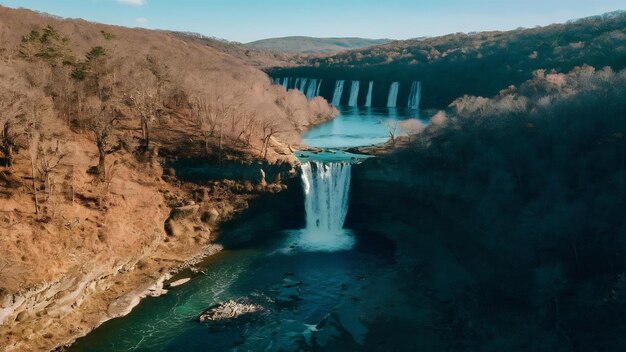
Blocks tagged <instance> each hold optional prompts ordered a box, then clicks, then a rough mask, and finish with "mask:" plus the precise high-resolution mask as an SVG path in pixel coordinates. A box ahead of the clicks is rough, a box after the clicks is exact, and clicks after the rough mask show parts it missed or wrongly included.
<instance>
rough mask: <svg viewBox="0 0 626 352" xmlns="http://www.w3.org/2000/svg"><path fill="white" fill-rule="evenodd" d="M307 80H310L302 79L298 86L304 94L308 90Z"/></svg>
mask: <svg viewBox="0 0 626 352" xmlns="http://www.w3.org/2000/svg"><path fill="white" fill-rule="evenodd" d="M307 81H308V79H307V78H302V79H301V80H300V87H298V89H299V90H300V91H301V92H302V94H304V93H305V92H306V91H305V89H306V82H307Z"/></svg>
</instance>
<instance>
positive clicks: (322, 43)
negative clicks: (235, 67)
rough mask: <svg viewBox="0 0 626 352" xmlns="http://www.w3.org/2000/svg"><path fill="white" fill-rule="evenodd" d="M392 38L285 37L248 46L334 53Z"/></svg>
mask: <svg viewBox="0 0 626 352" xmlns="http://www.w3.org/2000/svg"><path fill="white" fill-rule="evenodd" d="M389 42H391V40H390V39H366V38H313V37H283V38H270V39H262V40H257V41H255V42H251V43H247V44H246V46H248V47H254V48H263V49H268V50H273V51H278V52H291V53H300V54H320V53H334V52H338V51H345V50H350V49H362V48H367V47H371V46H375V45H381V44H387V43H389Z"/></svg>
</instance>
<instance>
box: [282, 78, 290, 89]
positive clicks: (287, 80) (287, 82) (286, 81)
mask: <svg viewBox="0 0 626 352" xmlns="http://www.w3.org/2000/svg"><path fill="white" fill-rule="evenodd" d="M283 87H285V90H288V89H289V77H285V78H283Z"/></svg>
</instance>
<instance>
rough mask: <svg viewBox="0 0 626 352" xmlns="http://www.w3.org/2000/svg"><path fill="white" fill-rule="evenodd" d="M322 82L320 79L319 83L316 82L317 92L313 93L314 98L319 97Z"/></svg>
mask: <svg viewBox="0 0 626 352" xmlns="http://www.w3.org/2000/svg"><path fill="white" fill-rule="evenodd" d="M322 81H323V79H320V81H319V82H317V90H316V91H315V96H316V97H319V96H320V89H321V88H322Z"/></svg>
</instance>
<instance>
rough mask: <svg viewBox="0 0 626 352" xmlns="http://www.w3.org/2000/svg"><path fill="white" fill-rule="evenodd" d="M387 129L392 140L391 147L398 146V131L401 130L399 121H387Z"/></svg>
mask: <svg viewBox="0 0 626 352" xmlns="http://www.w3.org/2000/svg"><path fill="white" fill-rule="evenodd" d="M385 126H386V127H387V134H388V135H389V140H391V146H392V147H395V146H396V138H397V135H398V129H399V128H400V124H399V122H398V121H387V122H386V123H385Z"/></svg>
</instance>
